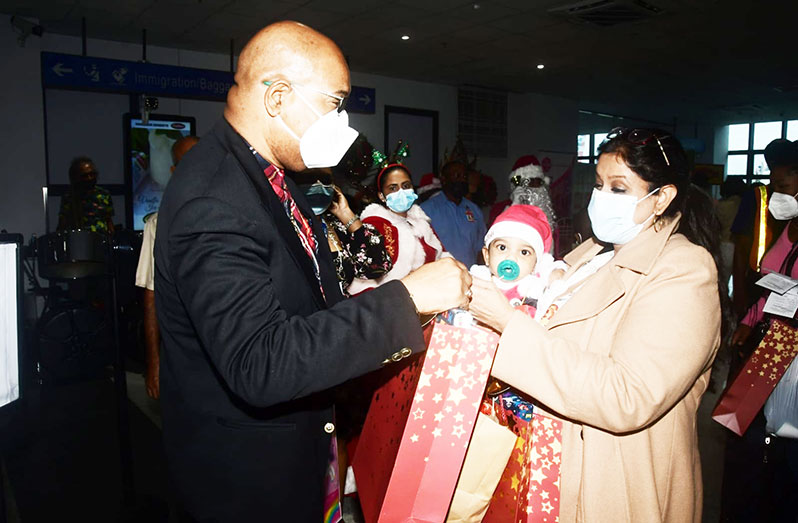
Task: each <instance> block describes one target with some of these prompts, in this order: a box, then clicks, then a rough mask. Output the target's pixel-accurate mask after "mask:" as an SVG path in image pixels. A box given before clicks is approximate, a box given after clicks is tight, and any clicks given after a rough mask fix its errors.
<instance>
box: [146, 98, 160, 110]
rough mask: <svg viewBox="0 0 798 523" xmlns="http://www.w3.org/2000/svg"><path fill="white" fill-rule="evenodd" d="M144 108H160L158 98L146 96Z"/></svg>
mask: <svg viewBox="0 0 798 523" xmlns="http://www.w3.org/2000/svg"><path fill="white" fill-rule="evenodd" d="M144 109H146V110H148V111H155V110H156V109H158V99H157V98H155V97H154V96H145V97H144Z"/></svg>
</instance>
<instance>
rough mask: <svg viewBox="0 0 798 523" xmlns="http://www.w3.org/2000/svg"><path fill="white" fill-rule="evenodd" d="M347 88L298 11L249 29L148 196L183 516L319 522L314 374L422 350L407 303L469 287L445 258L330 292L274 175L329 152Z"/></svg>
mask: <svg viewBox="0 0 798 523" xmlns="http://www.w3.org/2000/svg"><path fill="white" fill-rule="evenodd" d="M350 90H351V86H350V79H349V69H348V67H347V65H346V59H345V58H344V55H343V53H342V52H341V50H340V48H339V47H338V46H337V45H336V44H335V43H334V42H333V41H332V40H330V39H329V38H327V37H326V36H324V35H322V34H321V33H319V32H317V31H315V30H313V29H311V28H310V27H307V26H305V25H303V24H300V23H297V22H288V21H285V22H277V23H274V24H272V25H269V26H267V27H265V28H264V29H262V30H260V31H259V32H257V33H256V34H255V35H254V36H253V37H252V39H250V41H249V42H248V43H247V44H246V45H245V46H244V48H243V50H242V51H241V54H240V55H239V60H238V68H237V71H236V73H235V77H234V84H233V85H232V87H231V88H230V90H229V92H228V94H227V102H226V105H225V109H224V116H223V118H222V119H221V120H220V121H219V122H218V123H217V124H216V125H215V126H214V127H213V129H212V130H211V131H210V132H209V133H208V134H206V135H204V136H203V137H202V140H201V141H200V142H199V143H198V144H197V145H196V147H194V149H192V151H191V152H190V153H189V154H188V155H187V156H186V157H185V158H184V159H183V160H182V161H181V162H180V165H179V166H178V168H177V169H176V170H175V174H174V176H173V177H172V179H171V180H170V181H169V185H168V187H167V188H166V192H165V193H164V196H163V200H162V201H161V206H160V209H159V211H158V234H157V237H156V239H155V303H156V313H157V316H158V323H159V325H160V327H161V340H162V344H163V351H162V352H161V371H160V374H161V376H160V377H161V379H160V390H161V410H162V414H163V442H164V452H165V455H166V461H167V464H168V467H169V471H170V473H171V477H172V480H173V484H174V485H175V490H176V493H177V494H178V500H179V502H181V504H182V505H183V506H184V507H185V509H186V510H187V512H188V513H189V514H190V515H191V516H192V517H193V518H195V519H197V520H199V521H224V522H228V521H229V522H234V521H281V522H282V521H297V522H318V521H321V520H322V518H323V516H324V512H325V503H324V498H325V491H326V488H327V487H329V486H330V483H331V482H330V481H328V480H329V479H330V478H329V476H327V471H328V470H330V469H332V470H335V467H334V466H332V465H333V464H334V463H335V462H336V461H337V460H336V459H333V456H334V454H335V453H334V446H333V445H332V438H333V437H334V436H335V433H336V425H335V422H334V411H333V403H334V397H333V394H331V392H330V389H331V388H332V387H334V386H336V385H339V384H341V383H343V382H345V381H347V380H349V379H351V378H354V377H356V376H359V375H362V374H365V373H368V372H371V371H374V370H376V369H379V368H380V367H382V366H383V363H384V362H386V360H389V361H388V363H386V364H388V365H390V364H392V362H393V361H399V360H402V359H405V358H407V357H409V356H410V355H411V354H415V353H418V352H420V351H423V350H424V349H425V343H424V337H423V334H422V330H421V325H420V322H419V314H424V313H427V314H430V313H436V312H440V311H442V310H447V309H450V308H452V307H458V306H465V305H467V303H468V287H469V285H470V283H471V278H470V276H469V275H468V271H467V270H466V268H465V267H463V266H462V264H459V263H457V262H456V261H454V260H450V259H444V260H439V261H437V262H434V263H430V264H427V265H425V266H423V267H421V268H420V269H418V270H416V271H415V272H412V273H410V274H409V275H407V276H405V277H404V278H402V279H401V280H397V281H391V282H388V283H386V284H385V285H383V286H381V287H379V288H377V289H374V290H372V291H370V292H366V293H363V294H362V295H360V296H354V297H352V298H349V299H344V296H343V295H342V294H341V290H340V286H339V284H338V278H337V277H336V274H335V267H334V266H333V262H332V256H331V254H330V249H329V247H328V244H327V241H326V239H325V237H324V233H323V231H322V228H321V223H320V221H319V220H318V218H317V217H316V216H315V215H314V214H313V211H312V210H311V209H310V205H309V204H308V202H307V200H306V199H305V196H304V195H303V194H302V191H300V190H299V188H298V187H297V185H296V184H295V183H294V182H293V180H292V179H291V176H292V174H291V173H294V172H302V171H305V170H307V169H311V168H324V167H331V166H333V165H336V164H338V163H339V162H340V161H341V158H342V157H343V155H344V153H345V152H346V151H347V149H348V148H349V147H350V146H351V144H352V143H353V141H354V140H355V139H356V138H357V135H358V133H357V131H355V130H354V129H352V128H351V127H349V120H348V115H347V113H346V111H345V110H344V103H345V100H346V98H347V96H348V95H349V92H350ZM386 318H390V321H385V319H386ZM327 508H330V509H331V510H334V507H333V506H328V507H327Z"/></svg>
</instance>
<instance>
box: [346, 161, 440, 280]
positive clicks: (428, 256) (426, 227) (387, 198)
mask: <svg viewBox="0 0 798 523" xmlns="http://www.w3.org/2000/svg"><path fill="white" fill-rule="evenodd" d="M376 184H377V197H378V198H379V199H380V202H381V203H372V204H371V205H369V206H367V207H366V208H365V209H363V212H362V213H361V217H362V219H363V222H364V223H365V224H368V225H370V226H372V227H374V228H375V229H376V230H377V231H378V232H379V234H380V236H381V237H382V238H383V241H384V242H385V250H386V251H387V252H388V254H389V255H390V259H391V264H392V268H391V270H390V271H388V272H387V273H385V274H384V275H382V276H380V277H378V278H372V279H364V278H355V280H354V281H353V282H352V285H350V287H349V292H350V293H352V294H358V293H361V292H363V291H365V290H367V289H373V288H374V287H378V286H380V285H383V284H385V283H387V282H389V281H393V280H397V279H401V278H404V277H405V276H406V275H408V274H410V272H412V271H414V270H416V269H418V268H419V267H421V266H422V265H424V264H426V263H430V262H433V261H435V260H437V259H440V257H441V254H442V253H443V246H442V245H441V242H440V240H439V239H438V237H437V236H436V235H435V231H433V230H432V227H431V226H430V219H429V217H428V216H427V215H426V213H424V211H423V210H422V208H421V207H420V206H418V205H416V203H415V201H416V200H417V199H418V196H417V195H416V193H415V190H414V189H413V181H412V179H411V178H410V171H408V170H407V168H406V167H405V166H404V165H402V164H400V163H392V164H389V165H387V166H385V167H383V168H382V169H381V170H380V172H379V173H378V174H377V179H376Z"/></svg>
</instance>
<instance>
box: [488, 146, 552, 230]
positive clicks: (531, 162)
mask: <svg viewBox="0 0 798 523" xmlns="http://www.w3.org/2000/svg"><path fill="white" fill-rule="evenodd" d="M544 162H545V160H544ZM509 179H510V198H509V199H507V200H504V201H501V202H498V203H497V204H496V205H494V206H493V208H492V209H491V212H490V222H491V223H493V221H494V220H495V218H496V217H497V216H498V215H499V214H501V213H502V211H504V209H506V208H507V207H509V206H510V205H515V204H519V203H520V204H524V205H534V206H536V207H540V209H542V210H543V212H544V213H545V214H546V219H547V220H548V222H549V227H551V230H554V228H555V226H556V221H557V216H556V214H555V213H554V205H553V204H552V201H551V195H550V194H549V184H550V182H551V180H550V179H549V177H548V176H546V173H545V171H544V169H543V166H542V165H541V163H540V161H538V159H537V157H536V156H535V155H532V154H528V155H525V156H522V157H520V158H519V159H518V160H516V162H515V164H514V165H513V169H512V171H510V176H509Z"/></svg>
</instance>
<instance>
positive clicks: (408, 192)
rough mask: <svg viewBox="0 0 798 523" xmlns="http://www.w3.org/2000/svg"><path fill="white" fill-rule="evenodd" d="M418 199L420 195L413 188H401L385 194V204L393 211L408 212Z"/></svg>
mask: <svg viewBox="0 0 798 523" xmlns="http://www.w3.org/2000/svg"><path fill="white" fill-rule="evenodd" d="M416 200H418V195H417V194H416V191H414V190H413V189H400V190H398V191H396V192H392V193H391V194H389V195H387V196H385V205H387V206H388V208H389V209H390V210H392V211H393V212H398V213H403V212H407V211H408V209H410V207H412V206H413V203H414V202H415V201H416Z"/></svg>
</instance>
